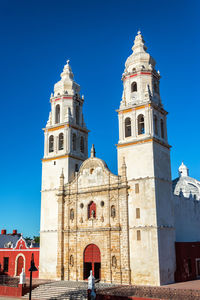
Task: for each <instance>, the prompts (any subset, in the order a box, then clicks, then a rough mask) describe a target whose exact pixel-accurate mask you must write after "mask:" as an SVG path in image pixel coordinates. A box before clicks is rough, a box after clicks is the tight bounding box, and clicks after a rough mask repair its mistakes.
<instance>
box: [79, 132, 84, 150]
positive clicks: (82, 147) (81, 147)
mask: <svg viewBox="0 0 200 300" xmlns="http://www.w3.org/2000/svg"><path fill="white" fill-rule="evenodd" d="M80 150H81V152H82V153H84V138H83V136H82V137H81V142H80Z"/></svg>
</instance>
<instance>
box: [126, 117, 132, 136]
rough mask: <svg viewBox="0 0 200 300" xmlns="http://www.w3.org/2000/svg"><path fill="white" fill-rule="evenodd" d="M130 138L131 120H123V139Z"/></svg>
mask: <svg viewBox="0 0 200 300" xmlns="http://www.w3.org/2000/svg"><path fill="white" fill-rule="evenodd" d="M129 136H131V119H130V118H126V119H125V137H129Z"/></svg>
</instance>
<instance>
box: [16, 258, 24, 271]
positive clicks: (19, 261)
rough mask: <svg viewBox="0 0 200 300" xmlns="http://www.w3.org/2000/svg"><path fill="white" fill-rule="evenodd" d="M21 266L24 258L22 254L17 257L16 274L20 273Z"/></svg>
mask: <svg viewBox="0 0 200 300" xmlns="http://www.w3.org/2000/svg"><path fill="white" fill-rule="evenodd" d="M23 267H24V258H23V257H22V256H19V257H18V259H17V273H16V275H17V276H19V275H20V274H21V272H22V268H23Z"/></svg>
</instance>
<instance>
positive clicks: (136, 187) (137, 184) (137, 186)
mask: <svg viewBox="0 0 200 300" xmlns="http://www.w3.org/2000/svg"><path fill="white" fill-rule="evenodd" d="M139 192H140V190H139V183H136V184H135V193H136V194H139Z"/></svg>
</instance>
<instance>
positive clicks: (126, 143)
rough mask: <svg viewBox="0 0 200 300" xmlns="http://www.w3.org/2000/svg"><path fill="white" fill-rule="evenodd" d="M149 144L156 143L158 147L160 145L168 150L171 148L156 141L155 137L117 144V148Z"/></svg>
mask: <svg viewBox="0 0 200 300" xmlns="http://www.w3.org/2000/svg"><path fill="white" fill-rule="evenodd" d="M149 142H155V143H158V144H160V145H162V146H163V147H165V148H168V149H170V148H171V146H170V145H169V144H166V143H164V142H162V141H160V140H158V139H156V138H155V137H150V138H149V137H147V138H144V139H141V140H139V141H138V140H137V141H133V142H124V143H121V144H117V145H116V146H117V148H121V147H127V146H131V145H136V144H144V143H149Z"/></svg>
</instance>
